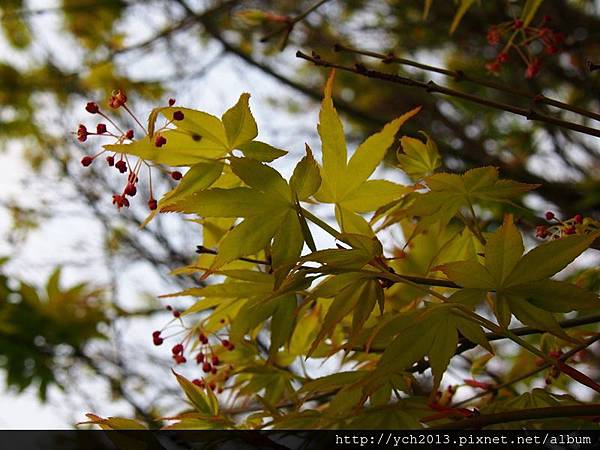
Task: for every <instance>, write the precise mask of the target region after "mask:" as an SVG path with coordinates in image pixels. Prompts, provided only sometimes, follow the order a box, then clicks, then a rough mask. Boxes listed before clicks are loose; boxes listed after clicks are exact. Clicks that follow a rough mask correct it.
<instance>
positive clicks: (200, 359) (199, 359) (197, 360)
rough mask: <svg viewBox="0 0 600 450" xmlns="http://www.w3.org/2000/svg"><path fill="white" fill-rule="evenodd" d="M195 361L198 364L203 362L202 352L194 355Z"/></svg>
mask: <svg viewBox="0 0 600 450" xmlns="http://www.w3.org/2000/svg"><path fill="white" fill-rule="evenodd" d="M196 362H197V363H198V364H200V363H203V362H204V353H202V352H200V353H198V354H197V355H196Z"/></svg>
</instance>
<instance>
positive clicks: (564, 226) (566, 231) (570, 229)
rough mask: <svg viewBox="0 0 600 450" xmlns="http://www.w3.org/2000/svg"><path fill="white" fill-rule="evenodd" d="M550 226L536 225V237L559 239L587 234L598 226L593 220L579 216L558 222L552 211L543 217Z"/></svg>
mask: <svg viewBox="0 0 600 450" xmlns="http://www.w3.org/2000/svg"><path fill="white" fill-rule="evenodd" d="M544 217H545V218H546V220H547V221H548V222H551V224H550V225H538V226H537V227H536V229H535V235H536V237H538V238H540V239H546V238H547V237H549V238H550V239H560V238H561V237H564V236H569V235H572V234H587V233H590V232H592V231H594V230H597V229H598V224H597V222H595V221H594V220H593V219H590V218H584V217H583V216H582V215H581V214H575V215H574V216H573V217H571V218H570V219H568V220H560V219H559V218H558V217H556V214H554V213H553V212H552V211H547V212H546V214H545V215H544Z"/></svg>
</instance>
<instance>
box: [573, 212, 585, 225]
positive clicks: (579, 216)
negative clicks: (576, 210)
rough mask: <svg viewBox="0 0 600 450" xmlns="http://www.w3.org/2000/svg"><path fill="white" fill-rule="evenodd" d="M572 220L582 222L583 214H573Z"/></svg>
mask: <svg viewBox="0 0 600 450" xmlns="http://www.w3.org/2000/svg"><path fill="white" fill-rule="evenodd" d="M573 220H574V221H575V223H578V224H582V223H583V216H582V215H581V214H575V216H574V217H573Z"/></svg>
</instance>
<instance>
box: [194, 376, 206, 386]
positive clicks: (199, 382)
mask: <svg viewBox="0 0 600 450" xmlns="http://www.w3.org/2000/svg"><path fill="white" fill-rule="evenodd" d="M192 383H193V384H195V385H196V386H198V387H199V388H203V387H204V381H202V380H199V379H198V378H194V379H193V380H192Z"/></svg>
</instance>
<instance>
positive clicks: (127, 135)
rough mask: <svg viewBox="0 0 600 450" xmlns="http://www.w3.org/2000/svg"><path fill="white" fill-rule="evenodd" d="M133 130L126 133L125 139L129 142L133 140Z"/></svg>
mask: <svg viewBox="0 0 600 450" xmlns="http://www.w3.org/2000/svg"><path fill="white" fill-rule="evenodd" d="M133 135H134V133H133V130H127V132H126V133H125V137H126V138H127V139H129V140H131V139H133Z"/></svg>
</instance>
